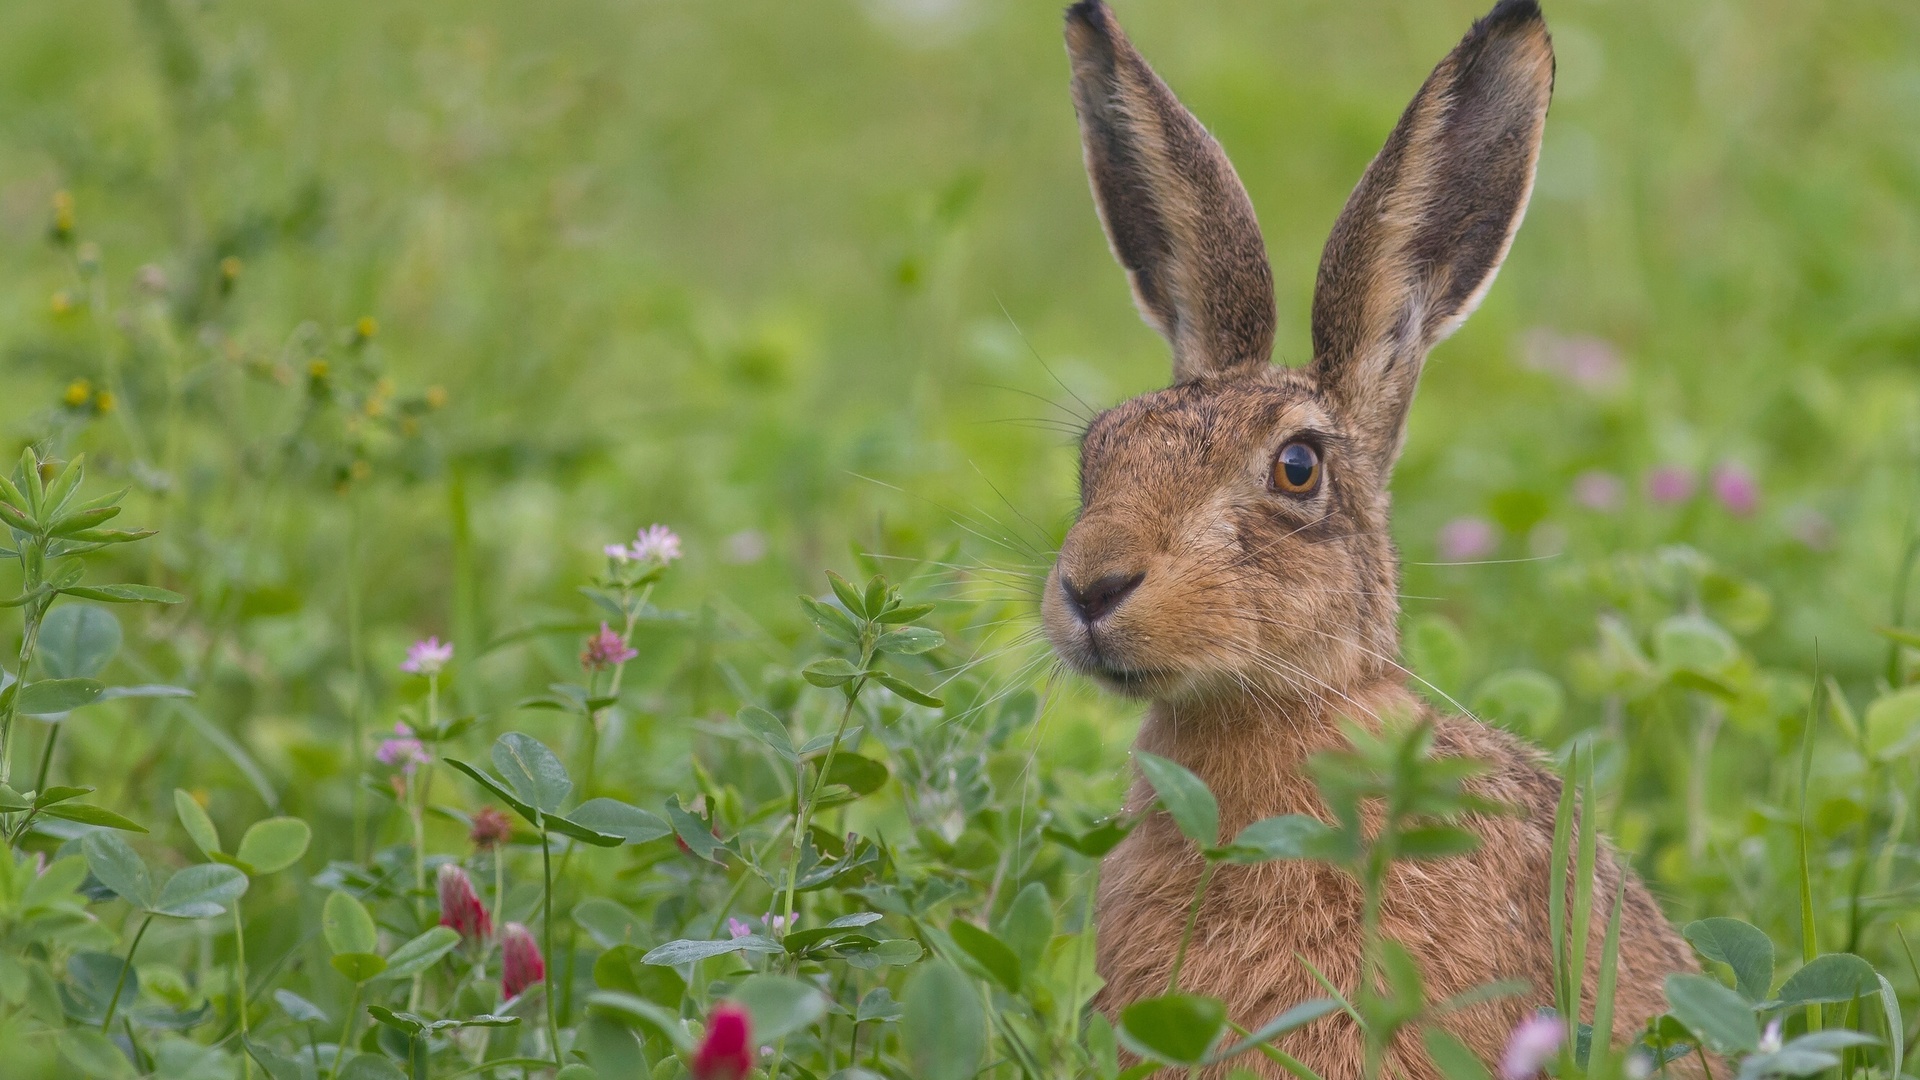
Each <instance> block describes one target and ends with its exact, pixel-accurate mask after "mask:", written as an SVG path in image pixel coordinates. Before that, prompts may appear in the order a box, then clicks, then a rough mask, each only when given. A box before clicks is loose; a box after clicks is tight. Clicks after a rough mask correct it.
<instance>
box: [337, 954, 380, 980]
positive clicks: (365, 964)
mask: <svg viewBox="0 0 1920 1080" xmlns="http://www.w3.org/2000/svg"><path fill="white" fill-rule="evenodd" d="M332 963H333V970H335V971H337V972H339V973H340V974H342V975H344V976H346V977H347V980H348V981H349V982H356V983H363V982H366V981H367V980H368V979H373V978H378V977H379V975H380V973H381V972H383V971H385V970H387V961H386V958H384V957H382V956H381V955H380V954H379V953H372V952H340V953H334V954H333V961H332Z"/></svg>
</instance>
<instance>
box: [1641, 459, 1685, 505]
mask: <svg viewBox="0 0 1920 1080" xmlns="http://www.w3.org/2000/svg"><path fill="white" fill-rule="evenodd" d="M1647 498H1649V499H1652V500H1653V501H1654V502H1657V503H1662V504H1664V505H1667V506H1672V505H1673V504H1675V503H1683V502H1686V501H1687V500H1688V499H1691V498H1693V472H1692V471H1691V470H1689V469H1687V468H1686V467H1685V466H1681V465H1658V466H1655V467H1654V468H1652V469H1649V470H1647Z"/></svg>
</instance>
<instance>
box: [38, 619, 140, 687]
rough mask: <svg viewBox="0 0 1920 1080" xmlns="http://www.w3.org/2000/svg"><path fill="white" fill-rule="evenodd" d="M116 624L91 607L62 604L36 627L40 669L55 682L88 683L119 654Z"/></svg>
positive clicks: (116, 621)
mask: <svg viewBox="0 0 1920 1080" xmlns="http://www.w3.org/2000/svg"><path fill="white" fill-rule="evenodd" d="M120 639H121V635H120V620H119V619H116V618H114V617H113V612H111V611H108V610H107V609H106V608H103V607H95V606H94V605H92V604H62V605H60V606H59V607H56V608H54V609H53V610H52V611H49V612H47V617H46V618H45V619H43V620H42V621H41V623H40V645H39V652H38V654H37V655H38V656H39V657H40V666H41V667H42V668H44V669H45V670H46V673H47V674H49V675H51V676H53V677H54V678H56V679H90V678H92V677H93V676H95V675H98V674H100V669H101V668H103V667H106V666H107V661H109V660H112V659H113V656H114V654H115V653H117V652H119V651H120Z"/></svg>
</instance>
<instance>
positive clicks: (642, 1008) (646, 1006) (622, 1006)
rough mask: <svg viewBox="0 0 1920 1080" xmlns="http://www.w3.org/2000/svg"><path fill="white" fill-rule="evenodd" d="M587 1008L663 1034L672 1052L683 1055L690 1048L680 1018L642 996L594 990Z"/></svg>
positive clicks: (688, 1034)
mask: <svg viewBox="0 0 1920 1080" xmlns="http://www.w3.org/2000/svg"><path fill="white" fill-rule="evenodd" d="M587 1006H588V1008H590V1009H592V1010H594V1012H595V1013H596V1014H598V1015H601V1016H605V1015H607V1014H612V1015H613V1016H614V1017H616V1018H618V1019H619V1020H621V1021H623V1022H626V1023H629V1024H631V1023H633V1022H635V1021H638V1022H639V1023H641V1024H645V1025H646V1026H647V1027H650V1028H652V1029H653V1030H654V1031H657V1032H659V1033H660V1034H661V1035H664V1036H665V1037H666V1038H667V1040H668V1041H669V1042H671V1043H672V1044H673V1046H674V1048H675V1049H677V1050H680V1051H681V1052H683V1053H684V1052H686V1051H688V1050H692V1049H693V1036H692V1035H691V1034H690V1033H689V1032H688V1031H687V1025H686V1023H685V1022H684V1021H682V1020H681V1019H680V1015H679V1014H678V1013H676V1012H674V1011H673V1010H671V1009H668V1008H665V1007H663V1006H661V1005H657V1004H655V1003H654V1002H651V1001H648V1000H647V999H645V998H643V997H639V996H636V995H634V994H625V993H620V992H618V991H614V990H596V991H594V992H593V993H591V994H588V995H587Z"/></svg>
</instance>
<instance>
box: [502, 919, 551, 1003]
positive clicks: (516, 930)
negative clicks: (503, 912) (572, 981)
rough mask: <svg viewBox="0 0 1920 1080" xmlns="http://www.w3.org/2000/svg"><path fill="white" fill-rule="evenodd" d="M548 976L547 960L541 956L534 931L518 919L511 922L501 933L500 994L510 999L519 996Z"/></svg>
mask: <svg viewBox="0 0 1920 1080" xmlns="http://www.w3.org/2000/svg"><path fill="white" fill-rule="evenodd" d="M546 977H547V962H546V961H545V960H543V959H541V957H540V946H539V944H538V943H537V942H535V941H534V940H533V932H532V931H531V930H528V929H527V928H526V927H524V926H522V925H520V924H519V923H517V922H510V923H508V924H507V927H506V929H505V930H504V931H502V933H501V935H500V993H501V994H502V995H504V996H505V997H507V998H508V999H509V1000H511V999H513V998H517V997H519V996H520V995H521V994H522V993H524V992H526V989H527V988H528V987H529V986H532V985H533V984H534V983H537V982H540V981H542V980H544V979H545V978H546Z"/></svg>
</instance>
